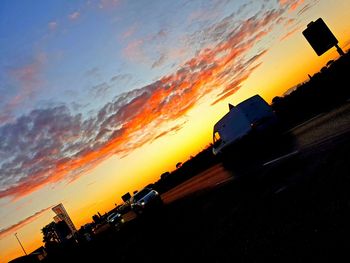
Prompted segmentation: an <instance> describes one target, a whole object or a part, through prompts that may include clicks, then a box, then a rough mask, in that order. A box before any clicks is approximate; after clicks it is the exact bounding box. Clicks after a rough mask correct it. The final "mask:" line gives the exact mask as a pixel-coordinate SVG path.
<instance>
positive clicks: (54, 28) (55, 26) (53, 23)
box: [48, 21, 58, 31]
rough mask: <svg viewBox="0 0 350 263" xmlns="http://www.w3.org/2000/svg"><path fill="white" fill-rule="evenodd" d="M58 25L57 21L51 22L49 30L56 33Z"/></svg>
mask: <svg viewBox="0 0 350 263" xmlns="http://www.w3.org/2000/svg"><path fill="white" fill-rule="evenodd" d="M57 25H58V23H57V22H56V21H51V22H50V23H49V24H48V27H49V29H50V30H51V31H54V30H56V28H57Z"/></svg>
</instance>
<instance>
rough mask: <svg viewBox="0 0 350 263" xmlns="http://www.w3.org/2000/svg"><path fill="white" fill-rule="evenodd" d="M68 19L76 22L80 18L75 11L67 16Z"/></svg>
mask: <svg viewBox="0 0 350 263" xmlns="http://www.w3.org/2000/svg"><path fill="white" fill-rule="evenodd" d="M68 17H69V19H70V20H77V19H78V18H79V17H80V13H79V12H78V11H75V12H73V13H71V14H69V16H68Z"/></svg>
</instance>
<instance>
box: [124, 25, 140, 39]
mask: <svg viewBox="0 0 350 263" xmlns="http://www.w3.org/2000/svg"><path fill="white" fill-rule="evenodd" d="M136 31H137V25H136V24H134V25H132V26H131V27H129V28H128V29H127V30H126V31H125V32H124V33H123V34H122V39H127V38H130V37H131V36H132V35H134V34H135V32H136Z"/></svg>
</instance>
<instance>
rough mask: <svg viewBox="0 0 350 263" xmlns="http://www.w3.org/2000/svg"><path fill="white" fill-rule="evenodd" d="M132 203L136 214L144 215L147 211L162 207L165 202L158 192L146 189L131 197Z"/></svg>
mask: <svg viewBox="0 0 350 263" xmlns="http://www.w3.org/2000/svg"><path fill="white" fill-rule="evenodd" d="M130 203H131V209H132V210H133V211H134V212H135V213H137V214H142V213H143V212H144V211H146V210H149V209H152V208H158V207H160V206H161V205H162V204H163V201H162V199H161V197H160V195H159V193H158V192H157V191H156V190H153V189H151V188H144V189H142V190H141V191H139V192H137V193H136V194H135V195H134V196H133V197H131V199H130Z"/></svg>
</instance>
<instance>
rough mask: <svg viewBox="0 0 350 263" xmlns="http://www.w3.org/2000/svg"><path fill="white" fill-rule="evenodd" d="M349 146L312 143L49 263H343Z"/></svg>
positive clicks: (349, 140) (349, 204)
mask: <svg viewBox="0 0 350 263" xmlns="http://www.w3.org/2000/svg"><path fill="white" fill-rule="evenodd" d="M349 145H350V136H349V134H345V135H343V136H341V137H339V138H337V139H332V140H331V141H327V142H324V143H322V144H318V145H314V146H312V147H309V148H307V149H304V150H303V151H302V152H300V153H299V154H298V155H295V156H293V157H292V158H289V159H288V160H284V161H281V162H279V163H275V164H272V165H270V166H266V167H264V168H261V169H260V170H259V171H255V172H252V173H251V174H248V175H245V176H242V177H240V178H238V179H237V180H233V181H232V182H230V183H228V184H226V185H223V186H221V187H218V188H216V189H215V190H214V191H210V192H205V193H197V194H196V195H193V196H191V197H189V198H186V199H183V200H179V201H177V202H174V203H172V204H170V205H167V206H164V207H163V209H162V210H161V211H157V212H156V213H150V214H148V215H147V214H146V215H144V216H143V217H140V218H138V219H136V220H133V221H131V222H129V223H127V224H126V225H125V226H124V228H122V229H121V230H120V231H119V232H117V231H106V232H105V233H103V234H100V235H99V236H97V237H96V239H95V240H94V241H92V242H90V243H88V244H86V245H84V246H81V247H80V248H75V249H73V250H72V251H70V252H69V251H67V250H66V251H65V252H64V253H60V254H59V255H51V256H49V257H48V258H47V262H59V261H66V262H73V261H78V262H81V261H85V262H92V261H95V260H96V261H98V262H107V261H108V262H140V261H142V262H188V261H195V262H268V261H270V260H275V261H277V262H319V261H321V262H334V261H340V260H337V259H340V258H343V259H342V260H341V262H346V261H348V260H349V259H348V258H349V256H348V255H347V252H348V251H350V242H349V234H350V227H349V222H350V213H349V209H350V191H349V189H350V154H349ZM344 256H345V258H344Z"/></svg>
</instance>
